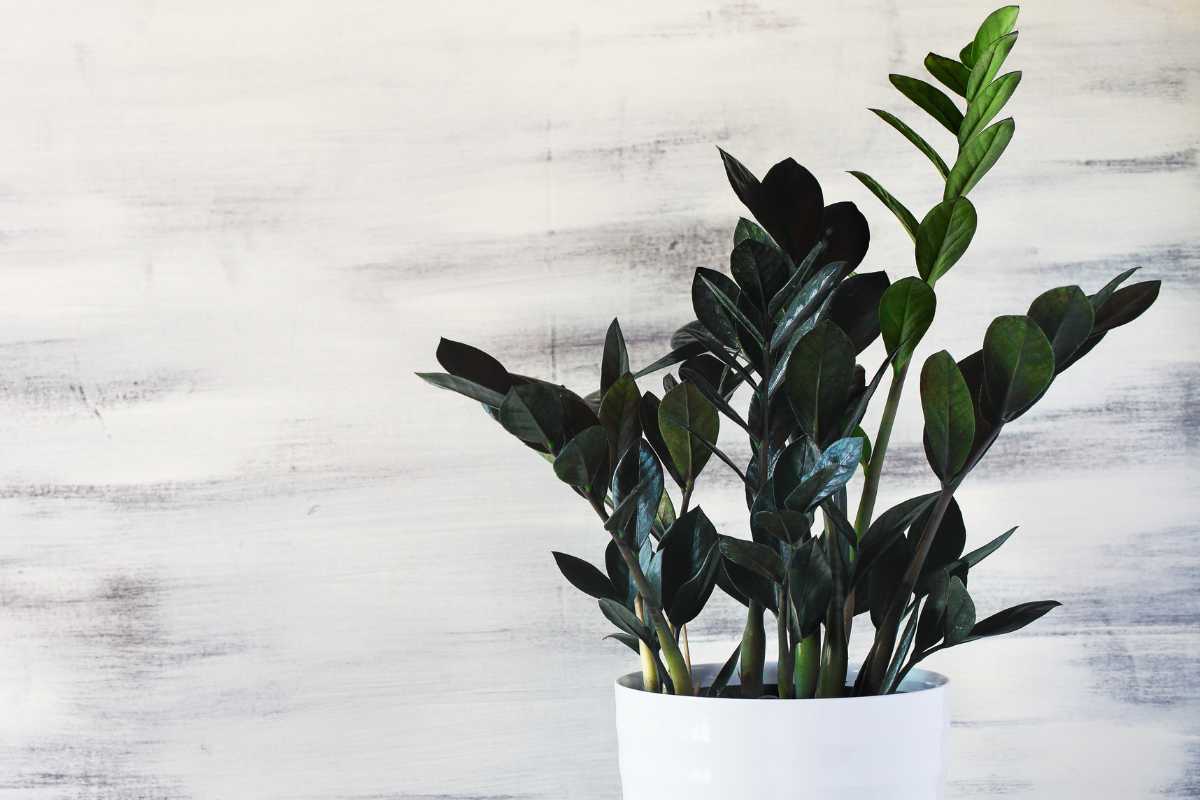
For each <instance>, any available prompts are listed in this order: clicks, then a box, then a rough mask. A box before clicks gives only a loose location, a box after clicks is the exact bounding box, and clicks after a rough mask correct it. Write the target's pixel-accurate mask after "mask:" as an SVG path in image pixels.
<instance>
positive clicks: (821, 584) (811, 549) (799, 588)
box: [787, 539, 833, 636]
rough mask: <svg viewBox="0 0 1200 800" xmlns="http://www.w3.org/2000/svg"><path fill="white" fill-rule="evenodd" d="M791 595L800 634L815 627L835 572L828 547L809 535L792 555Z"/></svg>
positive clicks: (811, 630) (828, 594)
mask: <svg viewBox="0 0 1200 800" xmlns="http://www.w3.org/2000/svg"><path fill="white" fill-rule="evenodd" d="M787 577H788V597H789V600H790V601H791V604H792V606H791V607H792V611H793V613H794V614H795V619H796V622H797V625H798V627H799V629H800V632H801V635H804V636H807V635H809V634H811V633H813V632H815V631H816V629H817V626H818V624H820V622H821V621H822V620H823V619H824V617H825V610H826V608H827V607H828V605H829V601H830V598H831V596H832V594H833V572H832V570H831V569H830V566H829V559H828V558H827V557H826V556H825V549H824V548H823V547H822V546H821V543H820V542H819V541H818V540H817V539H809V540H808V541H807V542H805V543H804V544H802V545H801V546H800V547H799V548H797V550H796V552H795V553H794V554H793V555H792V561H791V564H790V565H789V566H788V570H787Z"/></svg>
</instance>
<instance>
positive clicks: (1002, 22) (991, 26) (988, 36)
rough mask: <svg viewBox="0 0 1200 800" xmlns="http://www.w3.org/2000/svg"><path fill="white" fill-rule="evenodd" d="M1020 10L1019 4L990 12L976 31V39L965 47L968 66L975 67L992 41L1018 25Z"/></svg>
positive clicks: (964, 57) (964, 58)
mask: <svg viewBox="0 0 1200 800" xmlns="http://www.w3.org/2000/svg"><path fill="white" fill-rule="evenodd" d="M1019 11H1020V8H1019V7H1018V6H1004V7H1002V8H998V9H996V10H995V11H993V12H992V13H991V14H988V15H987V18H986V19H984V21H983V24H981V25H980V26H979V30H978V31H977V32H976V33H975V39H974V41H972V42H971V44H969V45H967V46H966V47H965V48H963V51H964V52H963V53H962V62H963V63H964V64H966V65H967V66H968V67H973V66H974V65H975V62H976V61H977V60H978V59H979V58H981V57H982V55H983V53H984V52H985V51H986V50H987V48H988V47H989V46H990V45H991V44H992V42H994V41H996V40H997V39H999V38H1000V37H1001V36H1004V35H1005V34H1007V33H1008V32H1009V31H1011V30H1012V29H1013V27H1014V26H1016V24H1017V14H1018V13H1019Z"/></svg>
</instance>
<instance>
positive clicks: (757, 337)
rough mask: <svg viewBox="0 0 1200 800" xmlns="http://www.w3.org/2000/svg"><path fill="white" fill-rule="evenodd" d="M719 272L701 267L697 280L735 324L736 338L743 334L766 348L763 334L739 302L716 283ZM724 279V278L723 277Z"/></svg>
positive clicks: (694, 293)
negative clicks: (715, 279)
mask: <svg viewBox="0 0 1200 800" xmlns="http://www.w3.org/2000/svg"><path fill="white" fill-rule="evenodd" d="M720 274H721V273H719V272H713V271H712V270H710V269H704V268H703V267H701V268H700V269H698V270H696V280H697V281H699V282H700V283H702V284H703V285H704V287H705V288H706V289H707V290H708V296H709V297H710V298H712V299H713V300H715V301H716V303H717V305H718V306H720V307H721V309H723V310H724V312H725V314H726V315H727V316H728V318H729V319H730V320H731V321H732V323H733V330H734V337H735V338H737V337H739V336H741V335H742V334H743V333H745V334H747V335H749V336H750V339H751V340H752V341H753V342H754V344H756V345H757V346H758V347H759V348H764V347H766V346H767V345H766V342H765V341H764V340H763V338H762V333H761V332H760V331H759V330H758V326H757V325H755V324H754V323H753V322H752V321H751V320H750V318H749V317H747V316H746V312H745V311H743V310H742V308H741V304H740V303H739V302H737V300H733V299H730V297H729V296H728V295H726V294H725V292H724V291H723V290H722V289H721V288H720V287H719V286H718V283H719V282H714V280H713V276H715V275H720ZM722 277H724V276H722ZM692 295H693V297H695V295H696V291H695V289H693V292H692ZM696 313H697V314H698V313H700V309H699V308H697V309H696Z"/></svg>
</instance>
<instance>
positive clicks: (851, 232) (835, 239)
mask: <svg viewBox="0 0 1200 800" xmlns="http://www.w3.org/2000/svg"><path fill="white" fill-rule="evenodd" d="M821 224H822V226H823V232H824V236H825V240H826V242H827V246H826V248H825V252H824V260H826V261H829V262H833V261H841V262H844V263H845V264H846V272H851V271H853V270H856V269H858V266H859V264H861V263H862V261H863V259H864V258H865V257H866V255H867V248H868V247H869V246H870V244H871V227H870V225H868V224H867V218H866V217H864V216H863V215H862V212H861V211H859V210H858V206H856V205H854V203H851V202H849V201H842V202H840V203H833V204H832V205H828V206H825V210H824V212H822V215H821ZM764 285H767V284H766V281H765V279H764Z"/></svg>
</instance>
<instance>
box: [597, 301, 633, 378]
mask: <svg viewBox="0 0 1200 800" xmlns="http://www.w3.org/2000/svg"><path fill="white" fill-rule="evenodd" d="M627 372H629V351H628V350H626V348H625V336H624V335H623V334H622V333H621V325H620V323H618V322H617V320H616V319H615V318H614V319H613V321H612V323H611V324H609V326H608V334H607V335H606V336H605V337H604V357H603V359H602V360H601V361H600V394H601V395H603V394H604V393H605V392H607V391H608V389H609V387H610V386H612V385H613V384H614V383H616V382H617V378H620V377H621V376H622V375H624V374H625V373H627Z"/></svg>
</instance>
